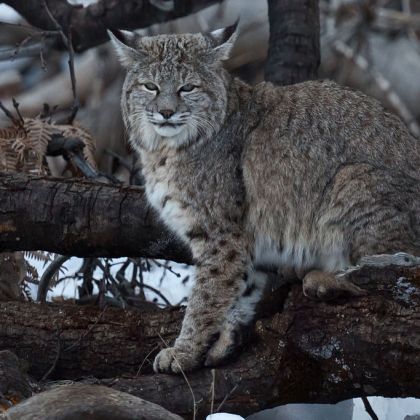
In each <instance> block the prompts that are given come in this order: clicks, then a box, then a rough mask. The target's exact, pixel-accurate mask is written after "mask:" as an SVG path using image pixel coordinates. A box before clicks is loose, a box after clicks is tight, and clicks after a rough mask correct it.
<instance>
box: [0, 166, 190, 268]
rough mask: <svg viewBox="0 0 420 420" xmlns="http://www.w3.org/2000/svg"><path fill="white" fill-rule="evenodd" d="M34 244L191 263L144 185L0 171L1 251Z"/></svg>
mask: <svg viewBox="0 0 420 420" xmlns="http://www.w3.org/2000/svg"><path fill="white" fill-rule="evenodd" d="M36 249H43V250H47V251H52V252H57V253H59V254H64V255H75V256H79V257H82V256H103V257H104V256H113V257H121V256H143V257H152V258H166V259H168V260H173V261H178V262H186V263H191V256H190V252H189V250H188V248H187V247H186V246H185V245H184V244H183V243H181V242H180V241H179V240H176V239H175V238H174V236H173V235H171V234H170V233H169V231H168V230H167V229H166V228H165V227H164V226H163V225H162V224H161V223H160V222H159V221H158V220H157V217H156V215H155V213H154V211H153V210H152V209H151V208H150V206H149V205H148V204H147V203H146V198H145V196H144V189H143V188H139V187H121V186H115V185H109V184H99V183H93V182H89V181H82V180H74V179H54V178H43V177H28V176H26V175H23V174H1V173H0V251H2V252H3V251H7V250H16V251H19V250H36Z"/></svg>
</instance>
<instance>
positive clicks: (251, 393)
mask: <svg viewBox="0 0 420 420" xmlns="http://www.w3.org/2000/svg"><path fill="white" fill-rule="evenodd" d="M350 278H351V279H352V280H353V281H355V282H357V283H358V284H359V285H360V286H362V287H365V288H367V289H368V290H369V294H368V295H367V296H365V297H362V298H357V299H355V298H353V299H350V300H349V299H341V300H338V301H336V302H332V303H318V302H313V301H310V300H308V299H307V298H305V297H304V296H303V294H302V291H301V287H300V286H299V285H296V286H293V287H292V288H291V291H290V293H289V294H288V295H287V298H286V299H285V301H284V305H282V302H281V299H280V300H277V303H275V301H274V302H272V304H271V306H270V308H271V310H273V309H274V310H275V311H276V313H275V314H274V315H271V316H268V317H266V318H263V319H260V320H259V321H258V322H257V325H256V334H255V337H254V339H253V340H252V342H251V343H250V344H249V345H248V346H247V347H246V349H245V350H244V351H243V352H242V353H241V355H240V356H239V358H237V359H236V360H234V361H233V362H231V363H229V364H228V365H226V366H224V367H221V368H218V369H215V370H214V371H212V370H210V369H202V370H199V371H197V372H195V373H191V374H187V378H188V383H189V384H187V383H186V381H185V379H184V378H183V377H178V376H168V375H163V374H159V375H154V374H150V373H151V361H152V360H153V356H154V354H155V353H156V352H157V351H158V348H159V347H160V346H161V345H162V341H161V338H160V336H161V337H162V338H163V340H165V341H166V342H169V343H171V342H172V340H173V339H174V338H175V336H176V335H177V333H178V331H179V328H180V323H181V319H182V315H183V314H182V310H160V311H156V312H137V311H126V312H124V311H122V310H119V309H115V308H108V309H106V310H105V311H104V310H99V309H97V308H93V307H78V306H71V305H64V306H54V305H34V304H22V303H20V304H19V303H3V304H1V305H0V311H1V316H2V322H1V323H0V349H4V348H7V349H10V350H12V351H14V352H15V353H16V354H17V355H18V356H19V357H21V358H23V359H25V360H26V361H27V362H28V365H29V372H30V373H31V374H32V375H34V376H36V377H37V378H40V377H42V376H43V375H44V374H45V372H46V371H48V370H49V369H50V368H51V366H53V367H54V370H53V371H52V372H51V375H50V378H52V379H54V378H60V379H77V378H80V377H82V376H86V375H93V376H94V377H96V378H97V379H89V382H93V383H96V384H101V385H106V386H109V387H112V388H114V389H118V390H121V391H125V392H129V393H130V394H132V395H136V396H139V397H141V398H144V399H146V400H149V401H152V402H155V403H157V404H161V405H163V406H164V407H165V408H166V409H168V410H169V411H171V412H174V413H177V414H179V415H182V416H190V415H191V413H192V409H193V404H192V395H191V389H192V392H193V393H194V396H195V401H196V402H197V409H198V413H199V418H203V416H205V415H206V414H208V413H210V411H211V407H212V406H213V407H214V410H216V409H217V407H218V406H219V405H220V404H222V411H231V412H236V413H240V414H243V415H246V414H249V413H252V412H256V411H259V410H261V409H264V408H269V407H271V406H275V405H279V404H285V403H293V402H319V403H326V402H329V403H332V402H337V401H339V400H343V399H348V398H352V397H358V396H363V395H383V396H387V397H407V396H411V397H420V386H419V382H418V377H419V376H420V351H419V350H420V330H419V328H418V325H419V324H420V267H419V266H417V267H396V266H389V267H385V268H377V267H376V268H375V267H363V268H362V269H360V270H355V271H352V272H351V273H350ZM273 303H274V305H273ZM265 306H266V307H265V308H264V309H265V312H267V305H265ZM278 311H281V312H278ZM111 376H112V378H110V377H111ZM190 386H191V389H190ZM211 389H214V395H213V393H212V391H211Z"/></svg>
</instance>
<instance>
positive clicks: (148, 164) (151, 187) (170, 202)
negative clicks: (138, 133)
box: [141, 152, 193, 239]
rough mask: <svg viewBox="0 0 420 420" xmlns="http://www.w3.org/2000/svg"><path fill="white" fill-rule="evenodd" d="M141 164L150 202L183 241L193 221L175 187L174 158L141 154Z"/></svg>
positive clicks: (160, 154)
mask: <svg viewBox="0 0 420 420" xmlns="http://www.w3.org/2000/svg"><path fill="white" fill-rule="evenodd" d="M141 161H142V165H143V175H144V178H145V188H146V197H147V199H148V201H149V203H150V204H151V205H152V207H153V208H154V209H155V210H156V211H157V212H158V213H159V215H160V217H161V219H162V220H163V222H164V223H165V225H167V226H168V227H169V228H170V229H172V230H173V231H175V232H176V233H177V234H178V235H179V236H180V237H181V238H182V239H186V237H185V234H186V232H187V231H188V230H189V228H190V226H191V225H192V222H193V219H192V217H191V215H190V214H189V212H188V207H187V205H186V202H185V200H183V198H182V191H180V189H179V186H178V185H177V184H176V156H175V155H174V154H173V153H170V152H150V153H146V152H144V153H142V154H141Z"/></svg>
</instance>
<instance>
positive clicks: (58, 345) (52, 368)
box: [41, 336, 61, 382]
mask: <svg viewBox="0 0 420 420" xmlns="http://www.w3.org/2000/svg"><path fill="white" fill-rule="evenodd" d="M60 353H61V341H60V336H58V342H57V352H56V354H55V358H54V362H53V364H52V366H51V367H50V368H49V369H48V371H47V372H45V374H44V376H43V377H42V378H41V382H43V381H45V380H46V379H47V378H48V377H49V376H50V375H51V373H53V372H54V370H55V368H56V366H57V363H58V359H59V358H60Z"/></svg>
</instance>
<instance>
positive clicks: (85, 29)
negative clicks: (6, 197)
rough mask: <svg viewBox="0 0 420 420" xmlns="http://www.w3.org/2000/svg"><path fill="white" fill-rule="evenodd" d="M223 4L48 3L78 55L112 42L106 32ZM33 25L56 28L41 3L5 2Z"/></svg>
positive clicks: (144, 0) (199, 0)
mask: <svg viewBox="0 0 420 420" xmlns="http://www.w3.org/2000/svg"><path fill="white" fill-rule="evenodd" d="M220 1H221V0H195V1H194V2H192V1H190V0H175V1H174V10H173V11H169V12H166V11H163V10H161V9H159V8H157V7H155V6H153V5H152V4H151V2H149V0H124V1H123V2H122V1H119V0H99V1H98V2H96V3H94V4H91V5H90V6H88V7H80V6H72V5H71V4H70V3H68V2H67V1H66V0H47V4H48V8H49V10H50V11H51V14H52V15H53V16H54V18H55V19H56V20H57V22H58V23H59V24H60V25H61V27H62V28H63V30H64V31H65V32H66V33H67V32H68V31H69V30H70V29H71V32H72V40H73V45H74V49H75V51H84V50H86V49H88V48H91V47H95V46H97V45H99V44H102V43H103V42H106V41H107V40H108V35H107V33H106V29H108V28H111V29H139V28H145V27H147V26H150V25H152V24H154V23H159V22H166V21H168V20H173V19H176V18H178V17H181V16H187V15H189V14H191V13H194V12H196V11H198V10H200V9H202V8H204V7H207V6H211V5H212V4H216V3H218V2H220ZM3 3H5V4H7V5H9V6H10V7H12V8H13V9H15V10H16V11H17V12H18V13H20V14H21V15H22V16H23V17H24V18H25V19H26V20H27V21H28V22H29V23H30V24H31V25H33V26H36V27H38V28H41V29H47V30H55V29H56V27H55V25H54V22H52V20H51V18H50V16H49V15H48V13H47V12H46V10H45V9H44V8H43V6H42V2H41V1H40V0H4V1H3Z"/></svg>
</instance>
